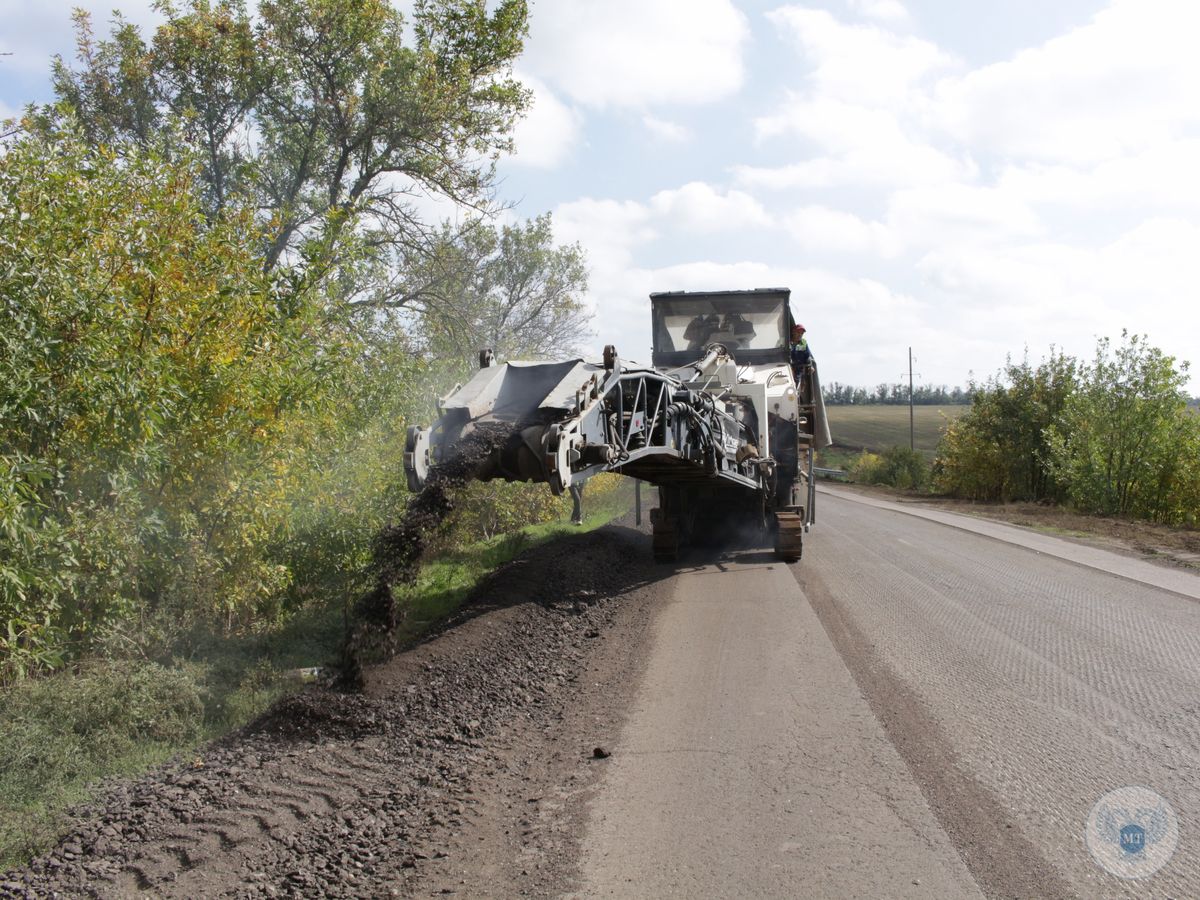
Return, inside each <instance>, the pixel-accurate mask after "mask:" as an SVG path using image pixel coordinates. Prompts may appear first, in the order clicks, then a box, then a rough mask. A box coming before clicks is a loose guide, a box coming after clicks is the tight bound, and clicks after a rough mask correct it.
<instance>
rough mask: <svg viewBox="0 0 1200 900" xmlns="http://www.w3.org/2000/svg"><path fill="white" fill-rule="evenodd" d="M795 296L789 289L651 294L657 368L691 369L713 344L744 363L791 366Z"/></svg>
mask: <svg viewBox="0 0 1200 900" xmlns="http://www.w3.org/2000/svg"><path fill="white" fill-rule="evenodd" d="M790 296H791V291H789V290H788V289H787V288H758V289H756V290H752V291H672V292H670V293H659V294H651V295H650V310H651V317H652V320H653V327H654V349H653V364H654V365H655V366H680V365H686V364H687V363H689V362H692V361H693V360H695V359H696V358H697V357H698V356H701V355H703V353H704V350H705V348H706V347H708V346H709V345H710V344H723V345H724V346H725V348H726V349H727V350H729V352H730V353H731V354H732V355H733V357H734V358H735V359H736V360H737V361H738V362H739V363H742V364H751V365H762V364H771V363H787V361H788V358H789V356H788V330H789V327H790V321H789V319H790V314H789V311H788V298H789V297H790Z"/></svg>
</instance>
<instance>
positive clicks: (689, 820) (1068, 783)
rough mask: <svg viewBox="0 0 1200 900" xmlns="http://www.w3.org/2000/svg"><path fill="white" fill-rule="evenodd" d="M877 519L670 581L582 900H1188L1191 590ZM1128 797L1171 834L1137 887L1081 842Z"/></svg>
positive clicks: (862, 518)
mask: <svg viewBox="0 0 1200 900" xmlns="http://www.w3.org/2000/svg"><path fill="white" fill-rule="evenodd" d="M889 507H890V505H889V504H869V503H865V502H862V500H861V499H854V498H851V497H848V496H844V495H832V494H826V495H823V496H822V497H821V498H820V506H819V513H820V521H819V525H818V527H817V528H816V529H814V531H813V532H812V533H811V534H810V535H809V536H808V539H807V540H806V548H805V558H804V560H803V561H802V562H801V563H799V564H797V565H793V566H784V565H781V564H779V563H777V562H774V561H773V560H771V559H770V558H769V557H768V556H766V555H765V554H761V553H750V552H740V553H737V552H734V553H729V554H726V555H725V556H724V557H723V558H722V559H721V560H720V561H718V562H716V563H711V562H700V561H697V562H696V564H695V565H694V566H692V567H691V568H690V569H686V570H685V571H683V572H681V573H680V574H679V575H678V576H677V577H676V578H675V579H674V582H673V584H672V586H671V593H670V599H669V601H668V602H667V604H666V606H665V607H664V608H663V610H662V612H661V613H660V614H659V615H658V617H657V619H656V620H655V625H654V629H655V630H654V632H653V635H652V638H651V640H650V641H649V642H648V643H649V649H648V653H649V657H648V660H647V663H646V666H645V669H644V675H643V677H642V681H641V684H640V686H639V687H638V688H637V690H636V692H635V695H634V701H633V705H632V708H631V711H630V713H629V715H628V718H627V720H626V722H625V726H624V729H623V731H622V732H621V736H620V738H619V740H618V741H617V742H616V744H615V746H614V756H613V758H612V759H611V760H610V761H609V762H610V763H611V767H610V768H609V769H608V770H607V772H606V774H605V776H604V779H603V781H602V783H601V784H600V785H599V786H598V790H597V793H596V796H595V797H594V799H593V801H592V803H591V807H590V813H589V819H588V824H587V826H586V829H585V837H584V839H583V840H582V842H581V846H582V848H583V850H582V860H581V884H582V889H581V891H580V893H581V894H582V895H585V896H630V897H634V896H656V897H658V896H809V897H908V896H912V897H931V896H937V897H972V896H980V895H981V894H982V895H985V896H996V897H1001V896H1021V897H1032V896H1037V897H1060V896H1063V897H1069V896H1078V897H1109V896H1112V897H1119V896H1155V897H1198V896H1200V853H1198V852H1197V848H1198V846H1200V843H1198V838H1197V836H1196V835H1197V830H1196V826H1197V824H1198V823H1197V813H1198V812H1200V603H1198V602H1197V600H1196V599H1193V598H1192V597H1188V596H1184V595H1183V594H1185V593H1187V592H1188V590H1187V589H1188V587H1189V586H1190V583H1191V582H1190V581H1188V579H1187V578H1185V579H1184V580H1183V581H1170V582H1169V583H1170V584H1172V585H1174V586H1175V587H1176V588H1178V589H1179V590H1181V591H1182V592H1183V593H1179V592H1175V591H1173V590H1168V589H1166V588H1164V587H1162V586H1159V585H1157V584H1153V585H1152V584H1145V583H1142V582H1141V581H1140V580H1139V576H1140V575H1144V574H1147V572H1148V570H1142V569H1139V568H1138V566H1136V565H1131V561H1129V560H1126V559H1124V558H1122V557H1117V556H1115V555H1112V554H1101V555H1099V556H1096V555H1094V553H1092V551H1085V550H1084V549H1083V548H1079V547H1078V546H1077V545H1075V544H1071V543H1069V542H1066V541H1054V542H1053V544H1052V545H1049V546H1047V545H1040V546H1035V547H1031V546H1022V545H1021V544H1029V542H1030V533H1029V532H1026V531H1022V530H1019V529H1005V528H1004V527H1003V526H990V525H989V526H987V527H986V528H985V529H982V530H986V531H987V532H988V533H986V534H979V533H975V531H978V530H981V529H980V528H977V527H975V526H973V525H972V524H970V523H969V522H964V521H961V517H951V518H949V519H948V520H945V521H933V520H931V519H929V518H920V517H916V516H912V515H907V514H905V513H904V512H901V511H898V510H896V509H893V508H889ZM947 521H948V522H950V523H951V524H947ZM956 522H957V523H958V524H962V525H965V526H966V527H965V528H963V527H953V524H954V523H956ZM968 528H974V529H975V530H974V531H973V530H966V529H968ZM1033 537H1037V540H1038V541H1042V540H1045V539H1043V538H1041V537H1039V536H1033ZM1105 569H1111V570H1112V571H1105ZM1114 573H1119V574H1114ZM1171 577H1172V578H1174V577H1175V575H1174V573H1171ZM1151 580H1154V579H1151ZM1159 580H1160V581H1161V579H1159ZM1196 582H1197V583H1198V584H1200V578H1198V579H1196ZM1194 593H1200V592H1194ZM1128 785H1139V786H1146V787H1149V788H1152V789H1153V790H1154V791H1156V792H1158V793H1159V794H1160V795H1161V796H1162V797H1164V798H1166V800H1167V801H1168V803H1169V804H1170V806H1171V807H1172V808H1173V810H1174V812H1175V813H1176V816H1177V821H1178V824H1179V839H1178V848H1177V850H1176V851H1175V853H1174V855H1173V857H1172V858H1171V859H1170V861H1169V862H1168V863H1167V864H1166V865H1165V866H1164V867H1163V868H1161V869H1160V870H1159V871H1158V872H1157V873H1156V874H1154V875H1153V876H1151V877H1149V878H1146V879H1143V880H1126V879H1121V878H1118V877H1116V876H1114V875H1112V874H1109V873H1108V872H1106V871H1105V869H1103V868H1101V866H1100V865H1099V864H1098V863H1097V862H1096V861H1095V859H1093V856H1092V854H1091V853H1090V852H1089V849H1088V847H1087V844H1086V843H1085V838H1084V833H1085V826H1086V823H1087V820H1088V816H1089V813H1090V812H1091V810H1092V808H1093V806H1094V804H1096V803H1097V801H1098V800H1100V798H1101V797H1102V796H1103V795H1104V794H1106V793H1107V792H1109V791H1111V790H1113V789H1115V788H1120V787H1123V786H1128ZM1143 821H1144V818H1143ZM1159 839H1160V837H1159V836H1157V835H1156V836H1155V840H1159ZM1118 856H1120V853H1118Z"/></svg>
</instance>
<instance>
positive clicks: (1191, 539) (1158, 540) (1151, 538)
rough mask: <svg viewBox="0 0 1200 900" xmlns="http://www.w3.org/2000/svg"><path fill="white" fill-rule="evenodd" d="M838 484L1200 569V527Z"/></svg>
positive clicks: (1143, 557) (1020, 504)
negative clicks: (1178, 526) (1158, 523)
mask: <svg viewBox="0 0 1200 900" xmlns="http://www.w3.org/2000/svg"><path fill="white" fill-rule="evenodd" d="M837 487H838V489H839V490H846V491H854V492H857V493H861V494H866V495H868V496H873V497H882V498H886V499H888V500H891V501H893V502H895V503H913V504H917V505H920V506H925V507H930V508H933V509H943V510H946V511H948V512H956V513H961V514H963V515H968V516H976V517H978V518H981V519H991V520H992V521H996V522H1004V523H1006V524H1009V525H1017V526H1019V527H1022V528H1029V529H1031V530H1034V531H1038V532H1041V533H1043V534H1051V535H1054V536H1056V537H1061V538H1064V539H1066V540H1070V541H1076V542H1078V543H1081V544H1086V545H1088V546H1093V547H1100V548H1102V549H1105V550H1111V551H1113V552H1115V553H1122V554H1126V555H1129V556H1135V557H1137V558H1139V559H1144V560H1147V561H1150V562H1154V563H1158V564H1160V565H1164V566H1170V567H1175V568H1186V569H1200V531H1198V530H1196V529H1190V528H1171V527H1169V526H1166V525H1156V524H1154V523H1153V522H1137V521H1132V520H1128V519H1114V518H1111V517H1108V516H1092V515H1087V514H1084V513H1079V512H1075V511H1073V510H1070V509H1065V508H1063V507H1061V506H1054V505H1049V504H1045V505H1044V504H1039V503H980V502H974V501H970V500H955V499H953V498H950V497H931V496H928V495H925V494H915V493H912V492H909V491H901V490H897V489H895V488H889V487H882V486H879V485H864V484H847V483H844V482H838V483H837ZM818 515H819V510H818Z"/></svg>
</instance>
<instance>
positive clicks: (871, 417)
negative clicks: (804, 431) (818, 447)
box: [825, 403, 970, 453]
mask: <svg viewBox="0 0 1200 900" xmlns="http://www.w3.org/2000/svg"><path fill="white" fill-rule="evenodd" d="M967 409H970V404H969V403H967V404H961V405H957V406H950V405H948V406H917V407H914V409H913V412H914V415H913V418H914V424H915V426H916V428H915V430H916V446H917V449H918V450H925V451H927V452H929V453H932V452H933V451H934V450H935V449H937V443H938V440H939V439H940V438H941V435H942V429H943V428H944V427H945V424H946V421H947V419H954V418H956V417H958V416H959V415H961V414H962V413H963V411H964V410H967ZM825 411H826V413H827V414H828V416H829V430H830V432H831V433H832V435H833V442H834V444H836V445H838V446H840V447H849V448H853V449H855V450H882V449H884V448H885V447H890V446H892V445H893V444H900V445H901V446H904V447H907V446H908V407H907V406H886V405H883V404H878V405H875V404H867V405H861V406H827V407H826V408H825Z"/></svg>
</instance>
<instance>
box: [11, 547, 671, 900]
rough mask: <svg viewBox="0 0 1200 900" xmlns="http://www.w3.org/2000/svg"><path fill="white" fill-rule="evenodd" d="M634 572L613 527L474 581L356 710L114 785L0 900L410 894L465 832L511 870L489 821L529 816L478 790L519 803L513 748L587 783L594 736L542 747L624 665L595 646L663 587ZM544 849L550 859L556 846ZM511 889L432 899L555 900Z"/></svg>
mask: <svg viewBox="0 0 1200 900" xmlns="http://www.w3.org/2000/svg"><path fill="white" fill-rule="evenodd" d="M649 556H650V552H649V546H648V542H647V539H646V537H645V535H644V534H641V533H638V532H636V531H633V530H631V529H627V528H620V527H609V528H606V529H603V530H601V531H598V532H593V533H591V534H588V535H580V536H577V537H571V538H567V539H563V540H559V541H554V542H551V543H549V544H545V545H542V546H540V547H538V548H536V549H534V550H532V551H530V552H529V553H528V554H526V555H525V556H524V557H522V558H520V559H518V560H516V561H514V562H513V563H511V564H509V565H508V566H506V567H504V568H502V569H501V570H499V571H498V572H497V573H495V574H494V575H493V576H491V577H490V578H489V579H487V580H486V582H485V583H484V584H482V585H481V586H480V587H479V588H478V589H477V590H476V591H475V592H474V593H473V595H472V597H471V598H470V599H469V600H468V602H467V604H466V605H465V606H464V607H463V609H462V610H461V611H460V613H458V615H457V617H456V619H455V621H453V622H450V623H448V624H447V625H446V627H445V628H444V629H443V630H442V631H441V633H439V634H438V635H436V636H434V637H432V638H430V639H429V640H427V641H425V642H424V643H422V644H421V645H419V646H417V647H415V648H412V649H410V650H408V651H405V652H403V653H400V654H398V655H396V656H395V657H394V658H393V659H391V660H390V661H388V662H386V663H384V664H382V665H379V666H368V667H366V668H365V670H364V673H363V674H364V680H363V691H362V693H361V694H353V695H352V694H345V693H339V692H336V691H333V690H330V689H327V688H322V687H313V688H309V689H307V690H306V691H304V692H302V693H300V694H296V695H294V696H291V697H289V698H287V699H285V700H283V701H281V702H280V703H278V704H277V705H276V706H275V707H274V708H273V709H271V710H270V711H269V712H268V713H267V714H265V715H264V716H263V717H261V718H260V719H259V720H258V721H256V722H255V723H253V724H252V725H250V726H249V727H247V728H245V729H243V730H242V731H240V732H238V733H235V734H234V735H231V736H230V737H228V738H226V739H225V740H223V741H221V742H219V743H216V744H213V745H209V746H206V747H203V748H201V749H200V750H198V751H197V752H196V754H195V756H194V757H189V758H186V759H180V760H177V761H175V762H174V763H173V764H170V765H167V766H165V767H162V768H160V769H158V770H156V771H154V772H152V773H150V774H148V775H146V776H144V777H143V778H141V779H139V780H136V781H132V782H114V783H113V784H112V785H111V786H110V787H109V788H108V790H107V791H106V793H105V795H104V799H103V800H101V801H100V802H98V803H96V804H95V805H92V806H89V807H84V808H80V809H77V810H75V811H74V813H73V816H72V825H71V827H70V829H69V833H68V834H67V835H66V837H64V838H63V839H62V840H61V841H60V842H59V843H58V845H57V846H56V847H54V848H53V849H52V850H51V851H50V852H48V853H46V854H45V855H43V856H41V857H39V858H38V859H36V860H34V861H33V863H31V864H30V865H29V866H28V867H27V868H25V869H23V870H15V871H10V872H8V873H6V874H5V875H3V876H0V898H8V897H35V896H37V897H45V896H85V897H114V896H115V897H125V896H143V895H147V894H149V895H155V896H167V897H233V896H237V897H262V896H267V897H273V896H293V897H299V896H306V897H307V896H391V895H397V894H400V895H412V894H416V893H424V894H427V893H429V892H430V889H431V879H433V880H436V881H438V882H439V883H440V884H443V885H445V882H444V879H446V878H449V877H450V876H451V875H452V874H453V873H455V872H457V871H459V869H457V868H456V866H458V867H461V866H462V860H461V854H462V853H464V852H471V851H472V850H473V849H474V848H473V847H472V848H467V849H465V850H464V843H463V842H464V840H465V839H464V837H463V836H464V834H465V833H467V832H468V831H470V830H471V828H475V831H472V832H471V834H472V837H471V841H472V842H475V841H476V840H479V841H483V838H482V837H479V838H476V837H475V832H477V831H479V829H480V828H481V827H482V826H481V825H480V822H481V821H482V822H483V825H485V826H487V827H485V828H484V829H483V832H481V833H488V834H491V833H494V834H495V835H496V836H497V838H496V840H495V841H491V842H490V843H487V844H486V846H491V847H492V848H493V850H492V852H493V854H500V855H501V856H503V855H504V854H505V853H509V852H510V851H509V850H507V849H505V848H506V847H508V845H507V844H506V843H505V841H508V840H510V839H511V840H513V841H515V844H514V849H512V850H511V854H519V853H522V852H525V850H524V849H523V847H524V844H522V842H526V841H529V840H532V838H531V837H529V835H532V834H533V832H534V830H535V829H534V827H533V826H530V827H529V828H528V829H525V828H523V826H521V825H519V824H518V819H517V818H512V820H511V825H510V824H509V822H510V819H509V818H503V817H506V816H512V817H520V818H521V820H524V821H528V820H530V815H531V813H530V812H529V811H528V810H527V809H525V808H518V807H525V806H526V798H519V799H516V798H515V795H514V796H513V797H510V798H509V799H508V800H498V799H497V797H498V796H499V797H503V796H505V795H504V792H503V791H497V790H496V789H495V788H494V785H495V783H496V779H498V778H502V777H503V778H508V779H509V783H510V784H515V785H518V787H513V788H511V790H512V791H519V790H520V789H521V788H520V787H519V785H520V784H521V780H520V779H528V778H529V774H528V773H529V771H530V769H535V768H537V766H538V765H539V764H540V763H541V762H542V759H541V755H540V753H539V754H538V755H537V756H536V757H530V756H529V755H528V754H527V755H525V756H522V757H515V756H514V751H513V749H512V748H513V747H514V746H516V745H522V746H525V747H528V746H530V743H529V741H527V740H525V739H524V738H517V737H514V735H517V734H519V733H530V732H531V733H534V734H539V735H541V734H544V735H546V736H547V738H546V740H547V741H548V742H549V743H547V744H546V748H547V749H546V750H545V751H544V752H545V753H546V754H547V755H548V754H550V748H551V747H553V748H554V750H553V753H554V755H555V756H556V757H565V758H566V759H567V761H568V762H571V764H572V765H575V766H577V767H578V766H585V767H588V768H586V769H583V770H579V769H577V770H576V772H578V771H584V772H587V771H596V767H597V766H603V765H604V763H603V762H599V763H598V762H597V761H595V760H593V759H591V756H592V754H593V750H594V748H595V747H596V746H597V745H598V744H599V743H601V742H607V741H609V740H611V739H612V735H611V734H606V733H601V734H586V735H584V736H581V737H579V738H578V739H577V740H575V742H574V743H575V744H578V746H574V744H572V745H570V746H564V745H563V743H562V741H561V740H560V739H557V738H553V737H551V736H553V735H555V734H556V733H557V732H556V731H555V729H556V728H560V727H561V726H562V722H563V721H564V720H568V719H570V717H571V710H572V708H573V706H575V705H576V704H575V703H574V702H573V701H574V698H576V697H577V696H578V695H579V692H581V691H584V690H588V689H590V687H591V683H592V682H593V680H595V681H597V682H598V681H599V677H598V676H594V675H593V674H592V671H593V670H592V669H591V668H589V666H593V665H594V661H595V659H596V658H597V654H600V655H603V654H605V653H608V654H610V655H612V654H616V657H617V658H621V657H622V656H628V652H627V650H628V646H627V642H629V641H636V640H637V638H636V634H637V633H640V632H641V631H644V627H642V626H639V627H638V629H636V630H635V631H633V632H630V631H629V629H628V627H626V631H625V632H621V635H622V637H621V638H620V640H617V641H613V642H607V641H605V640H597V638H604V637H606V636H608V635H609V634H610V633H612V632H613V630H614V627H615V626H614V622H616V621H617V620H618V619H619V618H620V617H622V616H625V617H628V615H629V610H638V611H644V610H646V609H648V608H650V606H651V604H650V603H648V602H647V601H648V598H650V597H651V594H652V593H653V590H654V588H653V587H652V582H653V581H654V580H655V579H657V578H658V577H661V576H662V575H663V574H664V572H663V570H662V569H659V568H657V567H655V566H654V565H653V564H652V563H651V562H650V560H649ZM639 614H643V615H644V613H639ZM630 634H633V635H635V636H634V637H632V638H631V637H629V635H630ZM625 680H628V679H625ZM581 682H584V683H583V684H581ZM596 689H597V690H599V689H600V688H598V687H597V688H596ZM615 693H619V691H617V692H615ZM586 724H587V723H585V726H586ZM576 757H577V759H576ZM564 764H565V763H564ZM572 777H573V778H574V777H575V776H574V775H573V776H572ZM528 803H529V806H528V809H529V810H532V809H533V808H534V805H535V804H534V803H533V801H528ZM496 817H501V818H496ZM533 819H536V816H533ZM555 833H557V832H555ZM519 835H524V836H519ZM547 840H548V843H547V844H546V846H548V847H552V848H557V850H556V852H561V851H562V847H564V846H565V845H564V844H563V843H562V840H560V839H559V838H557V837H555V838H553V839H552V840H551V839H547ZM477 846H478V847H480V848H483V847H484V846H485V844H484V843H480V844H478V845H477ZM526 849H527V848H526ZM474 852H476V853H484V851H483V850H482V849H480V850H476V851H474ZM451 854H456V855H457V856H451ZM485 855H486V854H485ZM488 858H490V857H488ZM502 862H503V865H500V864H499V863H498V864H497V865H498V866H499V868H498V870H497V871H503V872H505V873H508V875H507V876H506V877H508V876H511V877H512V878H515V879H518V880H520V879H524V878H525V877H526V874H527V869H529V870H530V871H532V866H530V865H527V864H526V863H524V862H523V861H522V859H521V858H517V857H516V856H514V857H513V859H511V860H507V861H503V860H502ZM538 871H539V872H542V874H543V875H544V872H543V870H541V869H539V870H538ZM547 877H548V876H547ZM528 881H529V883H528V884H527V885H524V886H522V885H512V884H510V885H509V887H507V888H505V887H500V886H499V885H498V884H495V885H494V884H486V885H480V884H476V885H473V886H472V885H469V884H468V885H467V886H466V887H457V885H458V882H457V881H455V882H453V884H454V885H456V886H455V887H450V886H444V887H442V888H440V889H441V890H444V891H445V892H451V891H453V890H463V891H464V892H466V893H468V894H472V895H477V894H480V893H486V892H488V891H490V890H497V891H498V892H499V893H516V892H518V891H520V892H526V891H529V892H532V893H554V892H555V891H556V890H557V889H556V888H554V887H553V886H552V885H553V884H554V882H552V881H542V882H538V881H535V880H534V878H533V876H529V879H528ZM539 885H541V886H540V887H539Z"/></svg>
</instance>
